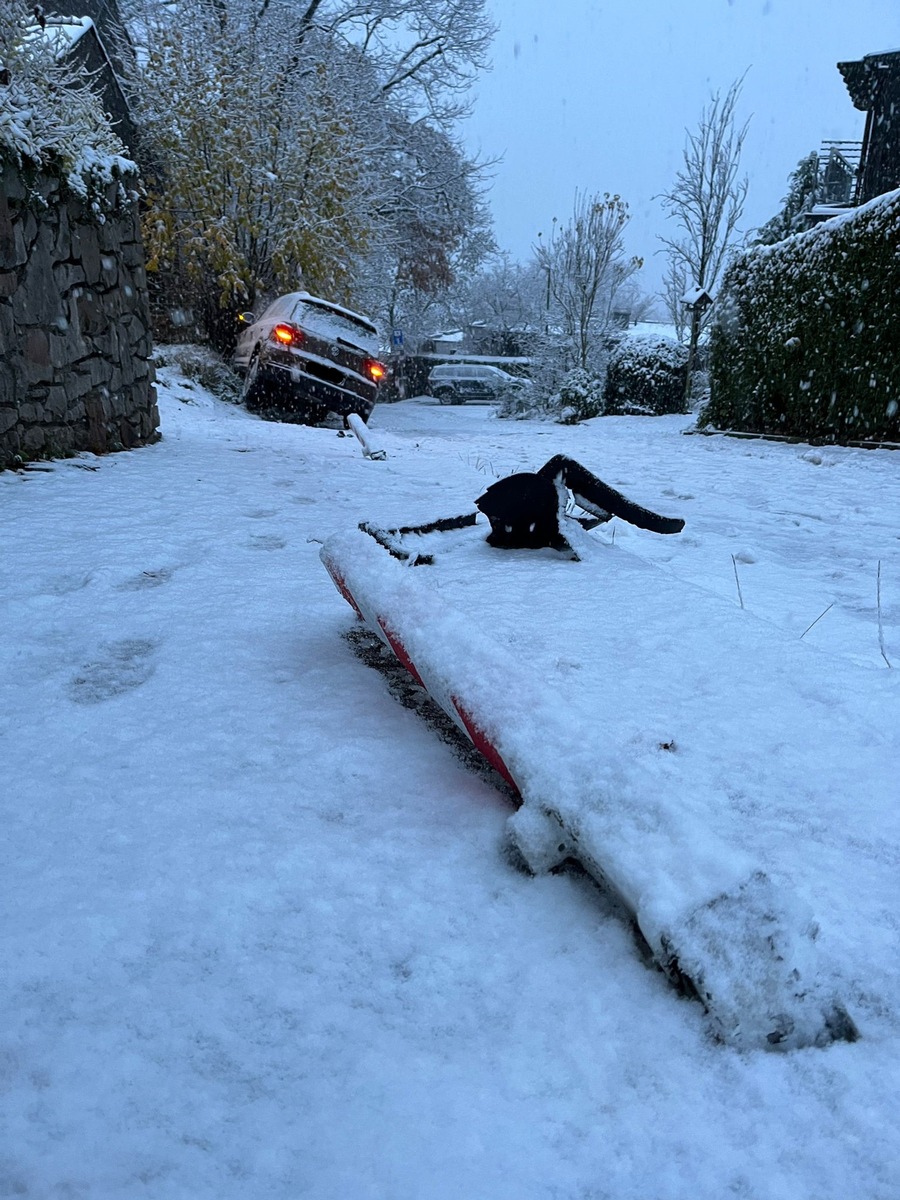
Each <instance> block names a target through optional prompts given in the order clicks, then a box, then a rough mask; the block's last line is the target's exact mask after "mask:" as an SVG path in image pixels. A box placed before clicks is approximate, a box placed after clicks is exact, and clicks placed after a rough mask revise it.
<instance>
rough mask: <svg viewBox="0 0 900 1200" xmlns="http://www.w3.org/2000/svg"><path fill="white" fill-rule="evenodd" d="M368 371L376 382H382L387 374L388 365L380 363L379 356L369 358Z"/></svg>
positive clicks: (367, 360)
mask: <svg viewBox="0 0 900 1200" xmlns="http://www.w3.org/2000/svg"><path fill="white" fill-rule="evenodd" d="M366 372H367V373H368V375H369V376H370V377H371V378H372V379H374V380H375V382H376V383H381V381H382V379H384V377H385V375H387V367H386V366H385V365H384V363H380V362H379V361H378V359H377V358H367V359H366Z"/></svg>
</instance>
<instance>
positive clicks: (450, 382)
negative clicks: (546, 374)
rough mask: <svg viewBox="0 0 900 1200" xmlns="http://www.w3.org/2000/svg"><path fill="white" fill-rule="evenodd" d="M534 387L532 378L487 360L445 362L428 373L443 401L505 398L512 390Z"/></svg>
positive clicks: (431, 389)
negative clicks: (491, 363) (522, 376)
mask: <svg viewBox="0 0 900 1200" xmlns="http://www.w3.org/2000/svg"><path fill="white" fill-rule="evenodd" d="M530 387H532V383H531V380H530V379H521V378H519V377H518V376H517V375H510V374H509V372H508V371H504V370H502V368H500V367H493V366H490V365H489V364H486V363H485V364H481V363H444V364H443V365H441V366H439V367H432V369H431V371H430V373H429V375H428V391H429V393H430V394H431V395H432V396H434V397H435V398H436V399H438V400H439V401H440V402H441V404H465V403H466V401H467V400H474V401H479V400H481V401H485V400H488V401H490V400H501V399H502V398H503V396H504V395H505V394H508V393H509V392H511V391H518V390H521V389H523V388H530Z"/></svg>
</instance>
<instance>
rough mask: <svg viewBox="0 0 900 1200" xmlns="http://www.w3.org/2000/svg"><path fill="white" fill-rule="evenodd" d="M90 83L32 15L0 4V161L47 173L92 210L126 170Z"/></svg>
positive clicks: (36, 12)
mask: <svg viewBox="0 0 900 1200" xmlns="http://www.w3.org/2000/svg"><path fill="white" fill-rule="evenodd" d="M124 154H125V148H124V147H123V145H122V143H121V141H120V140H119V138H118V137H117V136H116V135H115V133H114V132H113V130H112V127H111V126H110V123H109V120H108V118H107V117H106V114H105V113H104V112H103V107H102V105H101V103H100V101H99V99H98V98H97V96H96V94H95V93H94V91H93V90H92V89H91V87H90V81H89V80H88V79H86V78H84V77H83V76H81V75H79V74H78V72H77V71H76V70H75V69H74V68H72V67H71V66H68V65H66V64H65V62H64V61H63V60H62V59H61V58H60V56H59V55H58V53H57V46H56V45H55V42H54V39H53V36H52V30H48V29H47V27H46V22H45V19H44V17H43V14H42V12H41V10H40V8H39V7H38V8H34V6H33V5H26V4H24V3H20V2H19V0H3V3H2V4H0V160H3V159H5V160H7V161H9V162H13V163H15V164H16V165H17V166H22V165H23V164H25V163H27V164H28V165H29V166H31V167H36V168H38V169H41V170H46V171H51V172H53V173H55V174H57V175H59V176H60V178H61V179H62V180H63V182H64V183H65V184H66V185H67V187H68V188H69V190H70V191H72V192H74V193H75V194H77V195H81V196H84V197H85V198H90V199H92V200H94V202H95V203H99V202H100V201H99V193H100V192H101V191H102V189H103V188H104V187H105V185H106V184H108V183H109V182H110V180H111V179H113V178H117V177H121V176H122V175H123V174H130V172H131V171H132V170H133V167H134V165H133V164H132V163H131V162H130V161H128V160H127V159H126V158H125V157H124Z"/></svg>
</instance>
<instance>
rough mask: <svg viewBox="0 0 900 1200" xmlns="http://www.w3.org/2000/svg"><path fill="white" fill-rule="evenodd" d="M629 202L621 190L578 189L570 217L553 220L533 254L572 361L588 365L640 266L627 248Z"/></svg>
mask: <svg viewBox="0 0 900 1200" xmlns="http://www.w3.org/2000/svg"><path fill="white" fill-rule="evenodd" d="M628 220H629V214H628V205H627V204H626V203H625V202H624V200H622V198H621V197H620V196H611V195H610V194H609V193H608V192H606V193H604V194H603V195H602V196H601V195H587V194H579V195H576V197H575V205H574V210H573V214H572V217H571V219H570V220H569V221H568V222H567V223H566V224H565V225H563V226H562V227H559V226H558V225H556V224H555V225H554V229H553V233H552V234H551V236H550V237H549V238H548V239H547V241H546V242H545V241H544V240H543V238H542V237H541V235H540V234H539V235H538V242H537V245H536V246H535V249H534V256H535V260H536V263H537V266H538V268H539V270H540V271H541V272H542V273H543V275H544V278H545V285H546V297H547V308H548V310H552V311H553V313H554V318H555V319H556V320H558V321H559V323H560V324H561V327H562V331H563V336H564V338H565V342H566V344H567V346H568V349H569V352H570V355H571V360H572V361H571V364H570V365H575V366H579V367H583V368H587V367H588V366H589V365H590V364H591V361H592V359H593V358H594V356H595V352H596V350H597V349H598V348H599V346H600V344H601V342H602V338H603V335H604V334H605V333H606V332H607V331H608V329H609V327H610V324H611V322H612V313H613V309H614V307H615V303H616V298H617V296H618V295H619V293H620V291H621V289H622V287H623V285H624V284H625V283H626V282H627V281H628V280H629V279H631V277H632V276H633V275H634V274H635V273H636V272H637V271H639V270H640V268H641V266H642V265H643V264H642V261H641V259H639V258H629V257H627V256H626V254H625V250H624V241H623V235H624V231H625V226H626V225H627V224H628Z"/></svg>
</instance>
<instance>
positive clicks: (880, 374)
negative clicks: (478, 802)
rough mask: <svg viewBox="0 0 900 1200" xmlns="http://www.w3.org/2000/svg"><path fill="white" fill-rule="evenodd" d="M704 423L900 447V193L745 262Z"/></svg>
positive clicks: (724, 298) (722, 325) (732, 288)
mask: <svg viewBox="0 0 900 1200" xmlns="http://www.w3.org/2000/svg"><path fill="white" fill-rule="evenodd" d="M717 310H718V311H717V315H716V321H715V323H714V325H713V329H712V332H711V338H710V401H709V404H708V405H707V407H706V409H705V410H704V413H703V416H702V423H703V424H704V425H712V426H714V427H715V428H718V429H735V430H746V431H751V432H755V433H776V434H785V435H789V436H795V437H800V438H803V439H810V440H816V441H834V442H845V441H853V440H863V441H900V353H898V349H897V347H898V345H900V191H896V192H888V193H887V194H886V195H884V196H879V197H878V198H877V199H875V200H872V201H871V202H870V203H869V204H866V205H864V206H863V207H861V208H859V209H855V210H853V211H852V212H849V213H847V214H846V215H842V216H840V217H836V218H833V219H832V220H829V221H825V222H823V223H822V224H821V225H817V226H815V228H813V229H810V230H808V231H807V232H805V233H799V234H795V235H794V236H793V237H790V238H787V239H786V240H785V241H783V242H778V243H776V244H775V245H773V246H758V247H756V248H754V249H753V250H750V251H748V252H747V253H746V254H743V255H742V256H741V257H740V258H739V259H737V260H736V261H735V262H734V263H733V264H732V266H731V267H730V269H729V270H728V272H727V274H726V275H725V278H724V280H723V283H722V288H721V291H720V295H719V303H718V305H717Z"/></svg>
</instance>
